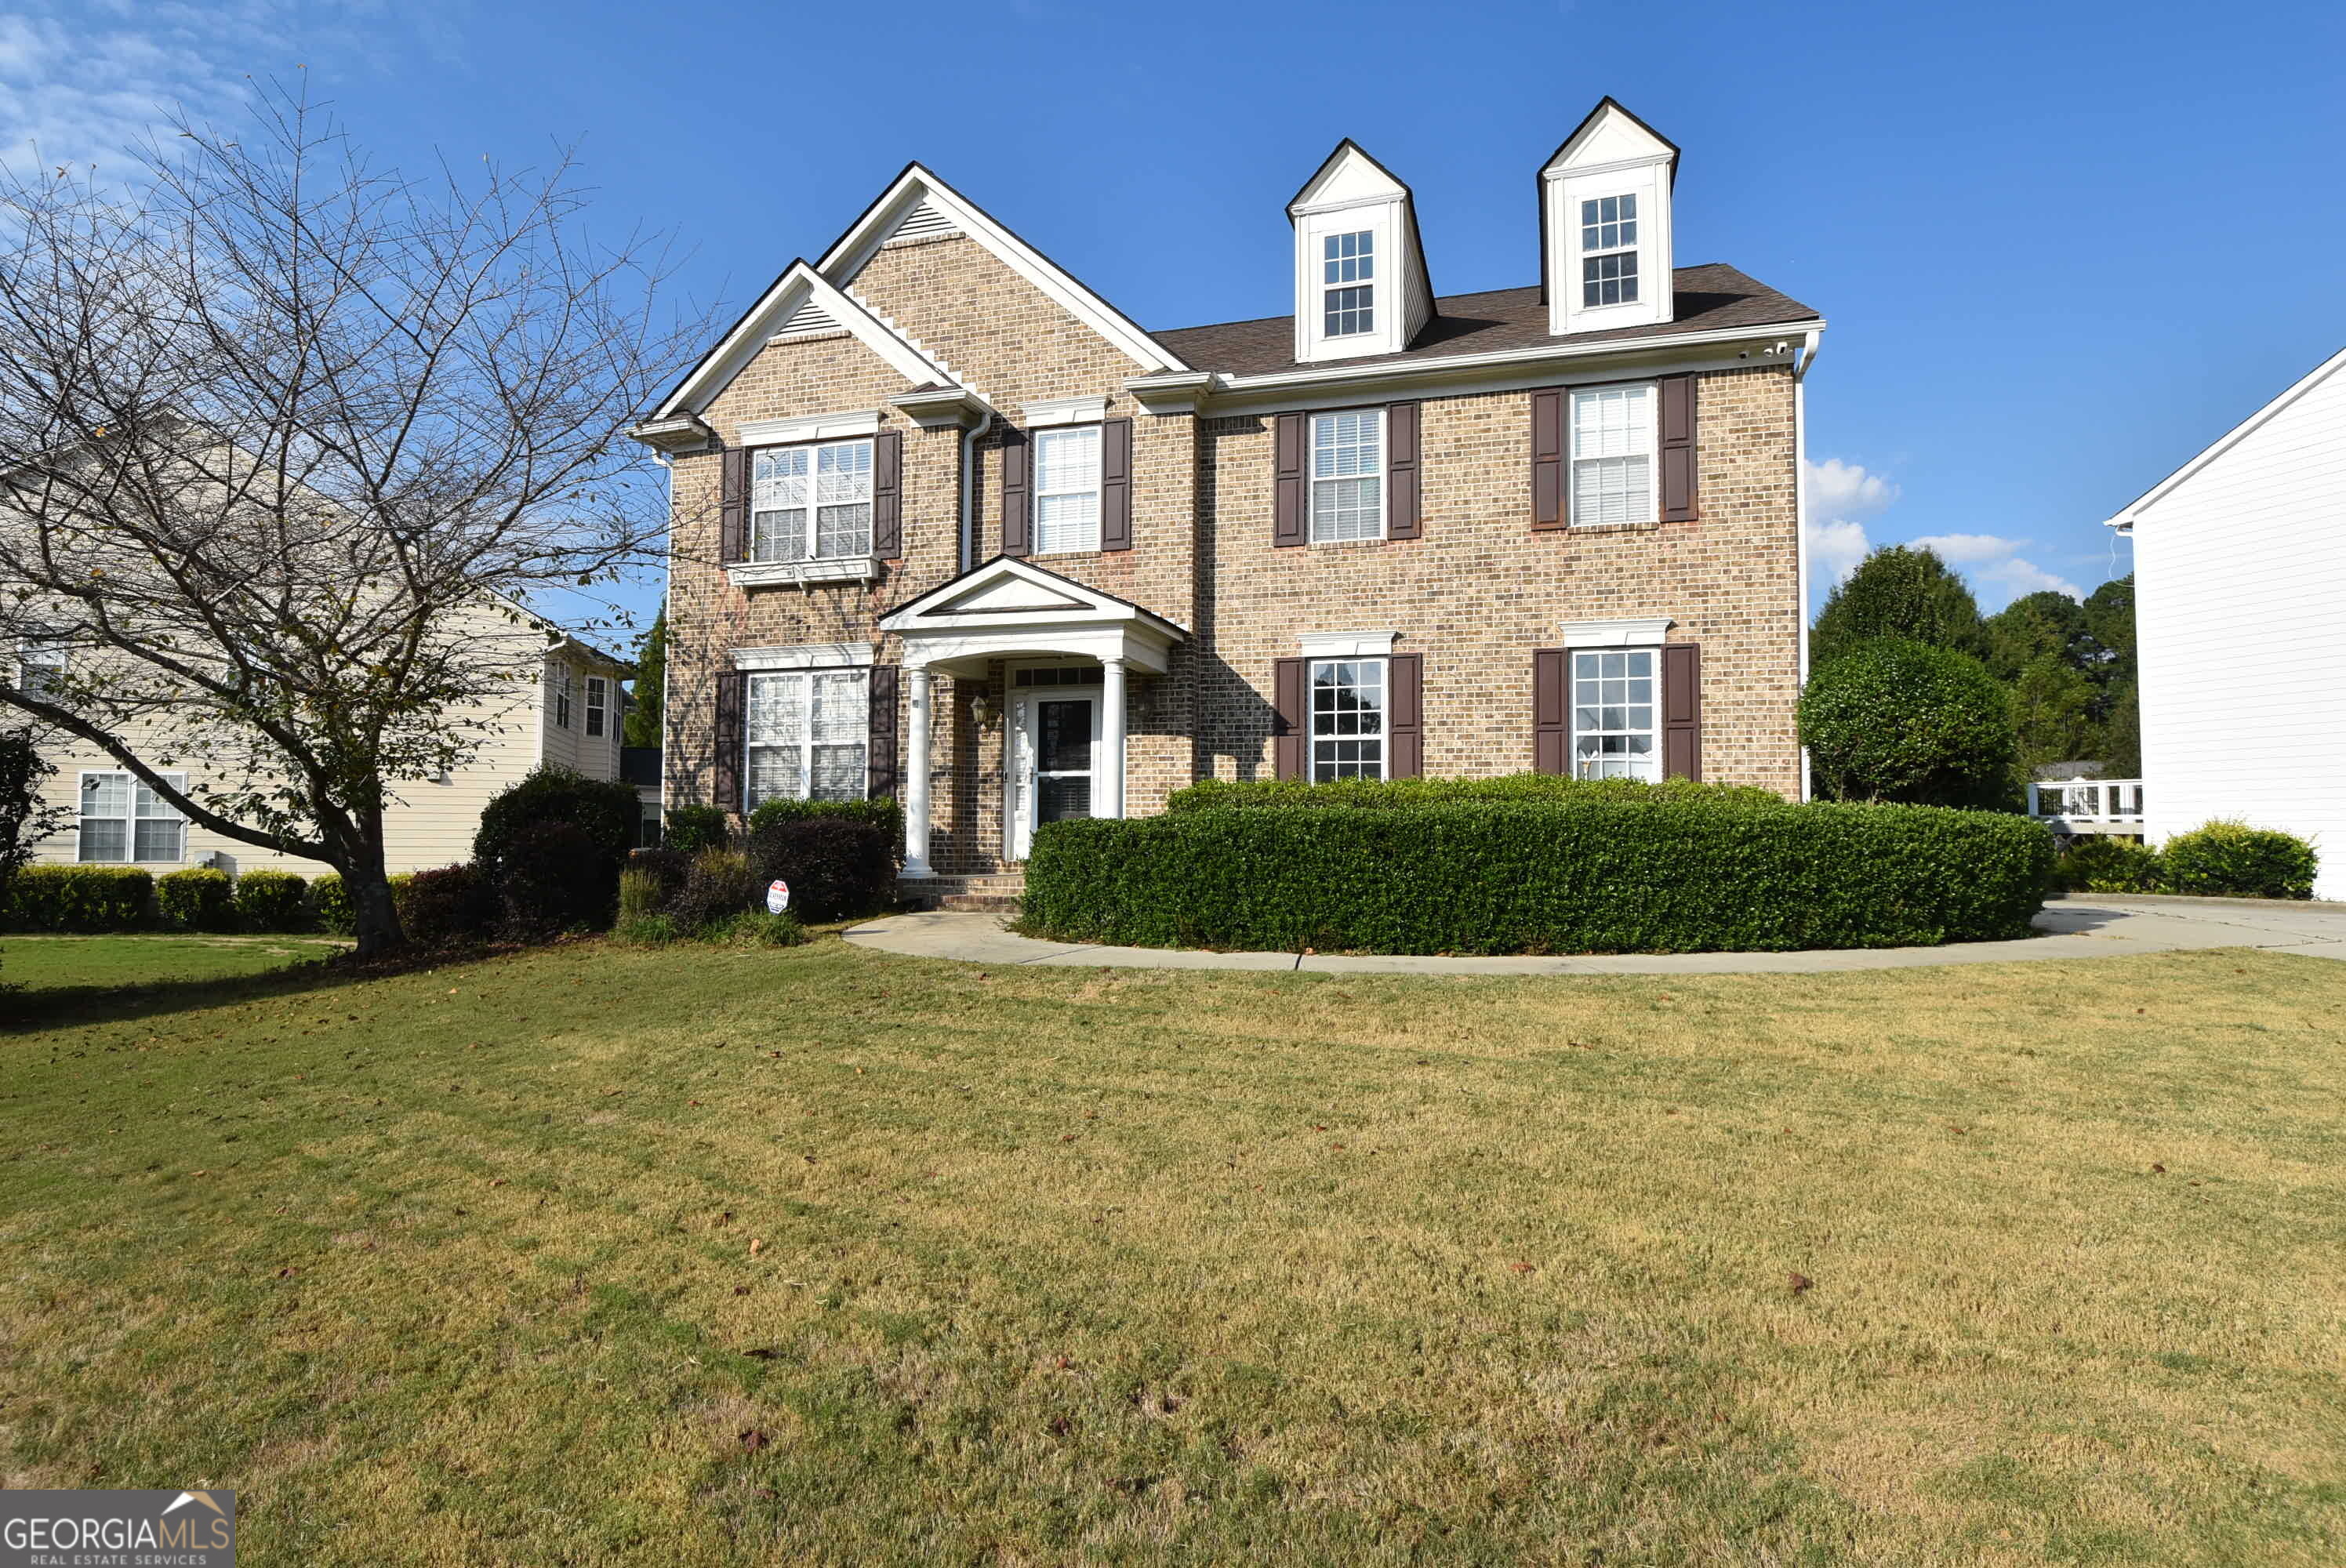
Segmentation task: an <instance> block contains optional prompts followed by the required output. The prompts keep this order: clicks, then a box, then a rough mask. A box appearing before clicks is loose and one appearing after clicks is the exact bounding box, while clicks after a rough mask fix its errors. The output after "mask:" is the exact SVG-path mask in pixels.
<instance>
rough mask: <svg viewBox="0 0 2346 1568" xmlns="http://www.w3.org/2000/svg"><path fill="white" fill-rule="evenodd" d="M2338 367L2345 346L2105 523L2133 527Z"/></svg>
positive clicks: (2345, 358)
mask: <svg viewBox="0 0 2346 1568" xmlns="http://www.w3.org/2000/svg"><path fill="white" fill-rule="evenodd" d="M2341 369H2346V349H2341V350H2339V351H2337V352H2336V353H2334V354H2332V355H2331V356H2330V357H2329V358H2328V359H2326V360H2324V361H2321V363H2320V364H2318V365H2316V366H2314V367H2313V369H2311V370H2310V371H2308V372H2306V373H2305V374H2304V375H2303V376H2302V377H2300V379H2299V380H2298V381H2297V382H2295V383H2294V384H2293V385H2291V386H2290V387H2288V388H2286V389H2284V390H2283V391H2282V392H2281V394H2280V396H2279V397H2277V398H2275V399H2273V400H2272V402H2269V403H2267V404H2265V406H2264V407H2262V408H2260V409H2259V410H2257V412H2254V413H2252V414H2250V415H2249V417H2248V418H2246V419H2244V420H2242V421H2241V422H2240V423H2238V424H2236V425H2234V426H2233V427H2232V428H2231V429H2230V430H2229V431H2227V432H2225V433H2223V434H2222V435H2220V436H2218V437H2217V438H2216V440H2215V442H2214V443H2212V444H2211V445H2209V446H2208V449H2207V450H2206V451H2204V452H2202V453H2199V455H2198V456H2197V457H2195V458H2193V459H2192V460H2191V461H2190V462H2188V463H2185V464H2184V465H2183V466H2182V467H2180V468H2178V469H2177V470H2176V471H2175V472H2174V473H2170V474H2168V476H2167V477H2166V478H2164V479H2162V480H2160V481H2159V482H2158V483H2157V484H2154V485H2152V486H2151V487H2150V488H2149V489H2148V490H2146V491H2144V492H2143V493H2142V494H2140V495H2138V496H2137V497H2136V498H2135V499H2134V500H2133V501H2132V502H2130V503H2129V504H2127V506H2126V508H2125V509H2124V510H2123V511H2121V512H2119V513H2118V514H2117V516H2115V517H2113V518H2111V519H2110V520H2109V522H2108V523H2107V524H2106V526H2108V527H2112V528H2128V529H2130V528H2132V527H2133V526H2134V525H2135V524H2136V522H2137V520H2138V519H2139V518H2140V517H2141V515H2142V514H2143V513H2144V512H2146V511H2147V510H2148V509H2149V508H2151V507H2153V506H2156V505H2157V504H2158V503H2159V502H2161V501H2163V500H2165V499H2166V498H2167V496H2168V494H2170V493H2172V492H2173V491H2174V490H2175V488H2176V487H2177V486H2178V485H2180V484H2183V483H2184V482H2185V481H2187V480H2188V479H2189V478H2191V476H2192V475H2194V474H2196V473H2198V472H2199V471H2200V470H2201V469H2203V468H2205V467H2207V466H2208V464H2209V463H2213V462H2215V461H2216V460H2217V459H2218V458H2219V457H2221V456H2223V455H2224V453H2228V452H2229V451H2231V450H2232V448H2234V447H2236V446H2238V445H2239V444H2240V443H2242V442H2243V441H2246V440H2247V439H2248V438H2249V436H2251V435H2253V434H2255V433H2257V432H2258V431H2259V430H2261V429H2262V428H2263V427H2264V426H2266V425H2267V424H2270V423H2271V422H2272V421H2273V420H2274V419H2276V418H2277V417H2279V416H2280V413H2281V412H2283V411H2284V410H2286V409H2287V408H2288V407H2289V406H2290V404H2291V403H2293V402H2297V401H2298V400H2299V399H2300V398H2301V397H2303V396H2305V394H2306V393H2308V392H2311V391H2312V390H2313V389H2314V388H2315V387H2318V386H2320V385H2321V383H2322V382H2325V381H2327V380H2329V379H2330V377H2331V376H2332V375H2334V374H2336V373H2337V372H2339V371H2340V370H2341Z"/></svg>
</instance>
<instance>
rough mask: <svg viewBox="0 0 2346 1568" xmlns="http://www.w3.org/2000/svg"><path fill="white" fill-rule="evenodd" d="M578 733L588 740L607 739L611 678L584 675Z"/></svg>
mask: <svg viewBox="0 0 2346 1568" xmlns="http://www.w3.org/2000/svg"><path fill="white" fill-rule="evenodd" d="M579 733H580V734H582V735H584V736H586V738H588V739H589V740H607V739H609V738H610V736H611V680H610V677H608V676H601V675H590V676H588V677H586V708H585V716H584V719H583V722H582V725H581V728H580V730H579Z"/></svg>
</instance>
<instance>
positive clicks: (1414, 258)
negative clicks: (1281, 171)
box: [1287, 137, 1433, 364]
mask: <svg viewBox="0 0 2346 1568" xmlns="http://www.w3.org/2000/svg"><path fill="white" fill-rule="evenodd" d="M1287 217H1288V221H1289V222H1290V224H1291V225H1292V226H1293V228H1294V230H1295V358H1296V360H1297V361H1298V362H1299V363H1302V364H1315V363H1321V362H1324V361H1331V360H1352V359H1360V358H1362V357H1364V356H1367V355H1371V354H1391V353H1398V352H1400V351H1402V350H1403V349H1405V348H1407V347H1409V345H1410V341H1411V340H1413V338H1415V337H1416V336H1417V333H1418V331H1419V330H1420V329H1422V328H1423V326H1424V325H1425V323H1426V321H1428V320H1429V319H1430V318H1431V317H1432V316H1433V288H1432V286H1431V285H1430V284H1429V282H1428V281H1427V279H1426V272H1425V257H1424V253H1423V250H1422V249H1421V248H1420V246H1419V244H1418V235H1417V214H1416V209H1415V207H1414V205H1413V197H1412V196H1411V194H1410V188H1409V187H1408V186H1407V185H1405V184H1403V182H1402V181H1401V180H1400V179H1398V178H1395V177H1394V175H1393V173H1392V170H1390V169H1388V168H1385V167H1384V165H1382V164H1381V163H1379V162H1378V161H1377V160H1376V159H1375V158H1372V157H1370V156H1369V154H1368V152H1367V151H1366V150H1365V149H1363V148H1362V147H1361V146H1360V145H1359V144H1358V143H1356V142H1354V141H1352V139H1351V138H1350V137H1347V138H1346V139H1345V140H1343V141H1341V142H1339V143H1338V144H1337V145H1336V150H1335V151H1333V152H1331V153H1330V154H1329V155H1328V157H1327V158H1326V159H1325V161H1323V162H1322V163H1321V165H1320V168H1318V170H1317V171H1316V172H1314V173H1313V174H1312V176H1311V178H1310V179H1308V180H1305V181H1304V182H1303V188H1302V189H1301V190H1299V191H1297V192H1296V193H1295V199H1293V200H1292V201H1290V202H1289V203H1288V204H1287ZM1354 233H1366V234H1368V235H1369V236H1371V243H1372V255H1373V260H1374V262H1375V265H1374V268H1373V270H1372V276H1371V278H1370V279H1369V280H1368V283H1369V284H1370V286H1371V287H1372V290H1373V292H1372V311H1371V318H1372V322H1373V327H1372V331H1365V332H1350V333H1343V334H1341V335H1337V336H1333V337H1331V336H1330V335H1329V334H1328V331H1327V321H1328V312H1327V308H1326V307H1327V290H1328V289H1329V288H1330V287H1331V284H1330V283H1329V282H1328V280H1327V276H1326V271H1325V268H1326V265H1327V256H1326V242H1327V241H1328V239H1330V238H1331V236H1339V235H1346V234H1354ZM1336 286H1340V287H1341V284H1339V285H1336Z"/></svg>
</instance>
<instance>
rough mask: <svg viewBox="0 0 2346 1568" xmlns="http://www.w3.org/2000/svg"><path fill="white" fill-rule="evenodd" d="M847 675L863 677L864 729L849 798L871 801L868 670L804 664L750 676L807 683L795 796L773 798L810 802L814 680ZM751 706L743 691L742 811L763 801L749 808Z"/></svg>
mask: <svg viewBox="0 0 2346 1568" xmlns="http://www.w3.org/2000/svg"><path fill="white" fill-rule="evenodd" d="M851 674H852V675H858V676H861V677H862V678H863V703H862V713H863V715H864V727H863V728H862V731H861V733H862V736H863V740H862V747H863V767H862V770H861V772H860V773H859V774H858V776H857V778H856V781H855V795H854V797H853V798H854V799H858V800H865V799H871V796H872V731H871V719H870V715H871V711H872V671H871V668H870V667H869V666H852V667H839V666H831V667H825V666H822V665H805V666H798V667H785V668H781V669H762V670H759V671H756V672H755V673H754V674H753V675H752V676H751V677H750V678H751V679H753V680H754V679H756V678H757V677H759V676H772V675H803V676H804V677H806V680H807V695H808V706H807V733H806V738H805V739H803V740H801V741H800V742H799V746H798V750H799V793H798V794H797V795H795V796H775V797H773V799H798V800H807V799H813V788H814V748H815V739H814V708H813V694H814V677H816V676H818V675H851ZM752 707H753V705H752V704H751V703H750V700H749V693H747V692H746V691H745V692H744V693H743V694H742V714H741V807H742V809H743V810H744V811H752V810H755V809H757V805H763V804H764V802H763V801H759V802H757V805H752V804H751V802H750V788H751V785H752V781H753V778H754V773H753V769H752V768H751V755H750V754H751V753H752V752H753V751H754V750H756V748H757V747H758V745H759V741H758V739H757V737H756V735H755V733H754V732H753V731H752V730H751V729H750V711H751V709H752Z"/></svg>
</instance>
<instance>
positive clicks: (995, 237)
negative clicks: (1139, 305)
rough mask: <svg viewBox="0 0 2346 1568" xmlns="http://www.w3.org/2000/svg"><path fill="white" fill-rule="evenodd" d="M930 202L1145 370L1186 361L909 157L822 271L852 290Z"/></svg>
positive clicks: (820, 265)
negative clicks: (910, 218)
mask: <svg viewBox="0 0 2346 1568" xmlns="http://www.w3.org/2000/svg"><path fill="white" fill-rule="evenodd" d="M923 205H925V206H926V207H928V208H929V209H930V210H931V211H932V212H933V213H936V214H939V215H941V216H943V218H944V219H946V220H948V221H949V222H950V223H951V224H952V226H953V227H954V228H955V229H959V230H960V231H961V232H962V233H964V234H965V235H967V236H968V237H969V238H970V239H974V240H975V241H976V242H977V243H978V244H980V245H982V246H984V248H985V249H987V250H988V251H990V252H992V253H993V254H994V257H995V258H996V259H998V260H1000V261H1001V262H1002V263H1003V265H1005V266H1006V267H1008V268H1009V269H1010V270H1012V271H1014V272H1015V273H1017V274H1018V275H1019V276H1020V277H1021V278H1024V279H1025V280H1026V281H1027V282H1029V283H1032V284H1033V285H1034V286H1035V288H1036V289H1037V290H1040V291H1041V292H1042V293H1043V295H1044V296H1045V298H1046V299H1048V300H1051V301H1052V302H1053V303H1055V304H1056V305H1058V306H1059V307H1060V308H1061V309H1062V310H1065V311H1066V312H1067V313H1068V314H1069V315H1071V316H1073V317H1075V318H1076V320H1077V321H1081V322H1082V323H1083V324H1084V325H1086V327H1089V328H1090V329H1091V330H1092V331H1095V332H1096V333H1098V334H1099V335H1100V336H1101V337H1102V338H1103V339H1105V340H1107V342H1108V343H1109V344H1110V345H1111V346H1113V347H1114V348H1116V349H1117V351H1120V352H1122V353H1123V354H1124V356H1125V357H1126V358H1127V359H1129V360H1130V361H1132V362H1133V363H1135V364H1137V365H1138V366H1139V367H1140V368H1141V369H1142V370H1143V371H1144V372H1157V371H1182V370H1187V369H1188V368H1189V367H1188V366H1187V365H1185V364H1183V363H1182V362H1181V361H1179V360H1178V358H1176V357H1175V356H1174V355H1173V354H1172V352H1171V351H1169V350H1168V349H1167V348H1166V347H1165V345H1164V344H1162V343H1160V342H1158V341H1157V340H1156V339H1154V338H1152V337H1150V336H1149V335H1148V333H1147V332H1145V331H1141V329H1140V327H1139V325H1138V324H1137V323H1136V322H1135V321H1133V320H1132V318H1131V317H1129V316H1127V315H1126V314H1125V313H1124V312H1123V311H1119V310H1117V308H1116V307H1115V306H1113V305H1111V304H1109V303H1108V302H1107V300H1105V299H1102V298H1101V297H1100V296H1099V295H1098V294H1096V293H1094V292H1093V291H1092V290H1090V289H1088V288H1086V287H1085V286H1084V284H1083V283H1081V282H1080V281H1078V280H1076V276H1075V275H1074V274H1073V273H1071V272H1069V271H1067V270H1066V269H1064V268H1062V267H1061V266H1059V264H1058V263H1057V262H1056V261H1053V260H1051V259H1050V258H1049V257H1047V256H1045V255H1044V254H1043V253H1042V252H1041V251H1040V250H1037V249H1035V247H1033V246H1032V245H1029V244H1027V243H1026V241H1025V240H1024V239H1020V238H1019V237H1018V236H1017V235H1016V234H1015V233H1013V232H1012V231H1011V229H1010V227H1009V226H1008V225H1007V224H1005V223H1003V222H1002V221H1000V220H999V219H996V218H995V217H994V215H993V214H992V213H990V212H988V211H986V210H985V209H984V208H982V207H980V206H978V205H977V203H975V202H974V201H972V200H970V199H969V198H967V197H965V196H964V195H962V194H961V192H959V191H957V190H955V189H954V188H953V187H951V186H949V185H947V184H946V183H945V182H944V181H943V180H942V179H939V178H937V177H936V176H935V175H933V174H932V173H930V172H929V171H928V170H927V169H926V168H923V167H922V166H921V165H920V164H918V163H908V164H906V165H905V166H904V170H903V173H902V174H899V175H898V176H897V177H896V178H894V179H893V180H892V181H891V182H890V184H889V186H888V188H887V189H885V190H883V191H882V192H881V193H880V195H879V198H878V199H876V200H874V201H873V202H872V205H871V206H869V207H867V208H865V209H863V212H862V216H861V217H859V218H857V219H856V220H855V221H854V222H852V223H851V224H849V225H848V226H847V232H846V233H844V234H842V235H841V236H840V237H839V239H837V240H836V241H835V242H834V243H833V244H832V245H831V249H828V250H826V251H824V252H823V253H822V260H821V261H818V262H817V263H815V266H816V268H817V270H820V271H821V273H822V275H823V276H824V277H825V278H827V279H829V280H831V282H833V283H834V284H836V285H838V286H839V287H840V288H841V289H844V290H852V288H853V286H854V282H855V279H856V277H857V275H858V274H859V273H861V272H862V270H863V268H864V264H865V263H867V262H869V261H870V260H872V256H873V255H874V254H876V253H877V252H878V250H879V249H880V247H881V246H882V245H883V244H885V243H886V242H887V241H888V239H889V237H890V236H891V235H892V234H894V233H895V232H896V229H897V226H898V225H899V224H900V223H902V222H903V220H904V219H905V218H906V217H907V216H909V215H910V214H911V213H912V212H913V210H914V209H916V208H919V207H922V206H923Z"/></svg>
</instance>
